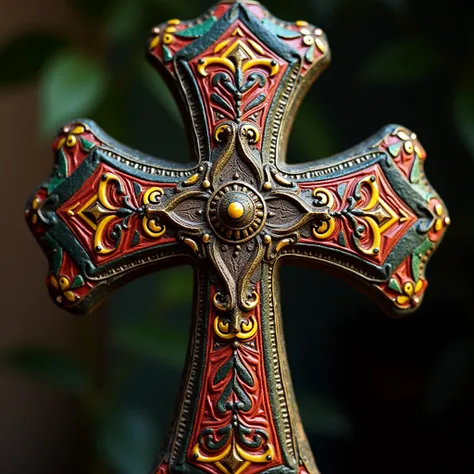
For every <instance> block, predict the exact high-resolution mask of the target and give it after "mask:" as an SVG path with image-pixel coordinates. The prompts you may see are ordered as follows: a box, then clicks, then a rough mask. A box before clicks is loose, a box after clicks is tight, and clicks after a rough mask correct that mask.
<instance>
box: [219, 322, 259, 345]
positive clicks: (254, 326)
mask: <svg viewBox="0 0 474 474" xmlns="http://www.w3.org/2000/svg"><path fill="white" fill-rule="evenodd" d="M241 329H242V330H241V331H239V332H238V333H233V332H231V331H230V323H229V321H222V320H221V319H220V318H219V316H216V318H215V319H214V332H215V333H216V334H217V335H218V336H219V337H220V338H221V339H226V340H228V339H241V340H246V339H250V338H252V337H253V336H255V334H257V330H258V323H257V320H256V319H255V317H254V316H250V318H249V319H248V321H245V322H243V323H242V325H241Z"/></svg>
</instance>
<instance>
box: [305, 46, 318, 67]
mask: <svg viewBox="0 0 474 474" xmlns="http://www.w3.org/2000/svg"><path fill="white" fill-rule="evenodd" d="M315 51H316V46H315V45H314V44H313V46H311V48H309V49H308V51H307V53H306V61H308V62H309V63H312V62H314V53H315Z"/></svg>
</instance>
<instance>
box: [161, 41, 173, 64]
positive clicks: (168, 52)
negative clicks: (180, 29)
mask: <svg viewBox="0 0 474 474" xmlns="http://www.w3.org/2000/svg"><path fill="white" fill-rule="evenodd" d="M172 59H173V53H172V52H171V49H169V48H168V46H166V45H165V44H164V45H163V60H164V62H165V63H169V62H170V61H171V60H172Z"/></svg>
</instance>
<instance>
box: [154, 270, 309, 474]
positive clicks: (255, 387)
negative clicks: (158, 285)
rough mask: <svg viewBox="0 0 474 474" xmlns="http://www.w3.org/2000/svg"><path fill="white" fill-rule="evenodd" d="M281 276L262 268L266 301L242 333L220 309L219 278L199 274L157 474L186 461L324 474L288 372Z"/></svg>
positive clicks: (208, 466) (222, 468) (204, 466)
mask: <svg viewBox="0 0 474 474" xmlns="http://www.w3.org/2000/svg"><path fill="white" fill-rule="evenodd" d="M276 271H277V269H276V268H275V266H274V265H270V264H264V265H262V268H261V271H260V272H259V276H260V279H259V281H258V282H257V284H256V290H257V292H258V294H259V296H260V295H261V296H262V299H261V300H260V303H259V305H257V306H256V307H255V308H254V310H252V311H250V312H249V313H248V314H247V318H246V320H244V321H243V323H242V326H241V330H240V331H239V332H232V331H231V328H230V321H229V320H228V319H227V315H225V314H222V313H220V312H219V311H218V310H217V309H216V307H215V305H214V304H213V300H214V296H215V294H216V292H217V291H218V285H216V284H214V283H212V280H213V276H212V275H210V274H208V272H207V271H206V269H202V270H199V271H198V272H197V285H196V294H195V309H196V311H195V317H194V321H193V323H192V328H191V338H190V343H189V344H190V345H189V349H188V359H187V367H186V369H185V370H184V372H183V383H182V391H181V393H180V395H179V397H178V400H179V402H178V413H177V416H176V420H177V421H176V424H175V426H174V427H173V430H172V434H171V436H170V438H169V440H168V445H167V446H166V449H165V451H164V452H165V453H166V454H165V456H164V457H163V459H162V460H161V462H160V465H159V467H158V469H157V472H159V471H160V469H162V470H163V469H166V470H167V471H168V470H169V471H172V472H174V471H177V472H178V471H179V470H180V468H181V467H183V466H184V465H185V464H187V463H188V464H191V465H193V466H195V467H197V468H198V469H200V470H205V471H210V472H215V473H216V474H218V473H221V472H222V473H224V474H229V473H236V472H242V471H243V470H245V469H247V468H249V466H251V465H252V466H253V468H252V470H254V469H258V470H267V469H271V468H272V467H276V466H281V465H282V464H283V465H286V466H288V468H290V469H291V471H292V472H300V471H304V472H309V473H311V474H314V473H317V472H318V471H317V468H316V466H315V463H314V459H313V457H312V454H311V451H310V449H309V445H308V442H307V439H306V435H305V433H304V431H303V428H302V423H301V419H300V416H299V413H298V409H297V407H296V403H295V397H294V391H293V386H292V382H291V378H290V375H289V368H288V363H287V358H286V349H285V344H284V338H283V329H282V321H281V316H280V302H279V288H278V286H277V284H276V278H275V272H276ZM209 281H211V283H209Z"/></svg>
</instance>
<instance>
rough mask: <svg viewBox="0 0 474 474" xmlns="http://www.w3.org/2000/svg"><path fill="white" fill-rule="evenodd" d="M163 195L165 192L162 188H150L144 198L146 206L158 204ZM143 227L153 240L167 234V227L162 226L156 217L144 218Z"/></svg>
mask: <svg viewBox="0 0 474 474" xmlns="http://www.w3.org/2000/svg"><path fill="white" fill-rule="evenodd" d="M163 194H164V192H163V190H162V189H161V188H158V187H154V188H150V189H149V190H148V191H147V192H146V193H145V194H144V196H143V204H144V205H145V206H146V205H147V204H158V203H159V202H160V198H161V197H162V196H163ZM142 225H143V230H144V231H145V233H146V234H147V235H148V236H149V237H151V238H153V239H158V238H160V237H162V236H163V235H164V234H165V233H166V226H164V225H161V223H160V222H159V221H158V220H157V219H156V218H154V217H148V216H144V217H143V221H142Z"/></svg>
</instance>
